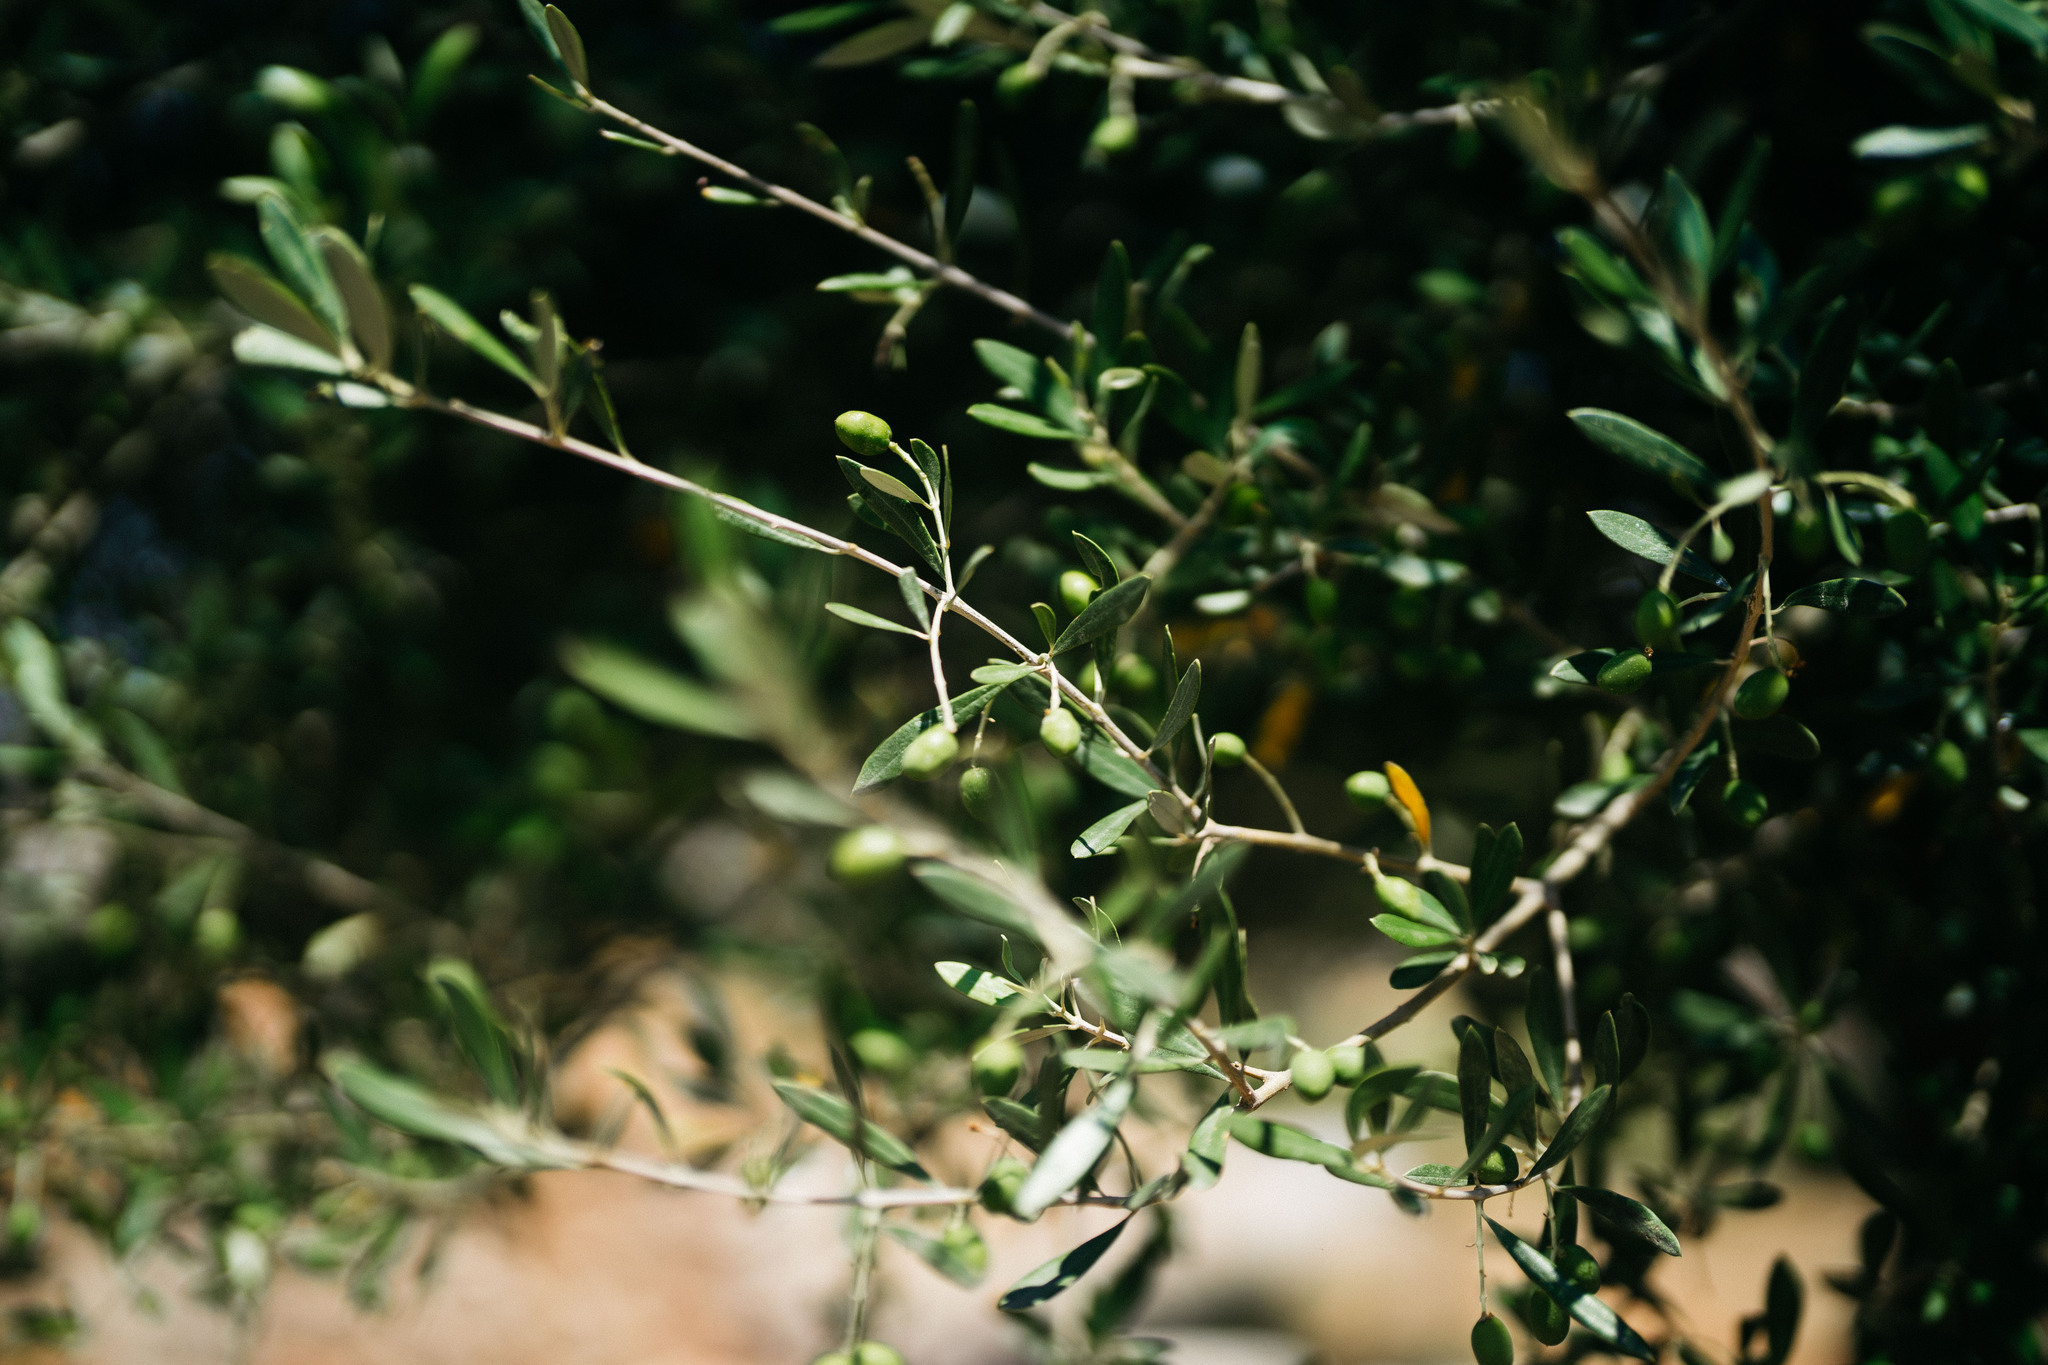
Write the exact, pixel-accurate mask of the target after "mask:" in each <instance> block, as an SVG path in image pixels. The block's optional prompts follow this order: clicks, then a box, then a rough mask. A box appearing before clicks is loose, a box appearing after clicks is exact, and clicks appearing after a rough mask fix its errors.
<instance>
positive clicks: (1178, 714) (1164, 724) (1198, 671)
mask: <svg viewBox="0 0 2048 1365" xmlns="http://www.w3.org/2000/svg"><path fill="white" fill-rule="evenodd" d="M1201 699H1202V661H1201V660H1200V659H1196V660H1195V661H1194V662H1192V663H1190V664H1189V665H1188V671H1187V672H1185V673H1183V674H1181V675H1180V683H1179V684H1178V685H1177V686H1176V687H1175V688H1174V689H1173V700H1172V701H1170V702H1168V703H1167V705H1166V715H1165V716H1163V717H1162V718H1161V719H1160V721H1159V730H1158V733H1156V734H1154V735H1153V736H1152V751H1153V752H1155V753H1156V752H1158V751H1159V750H1161V749H1164V748H1165V747H1166V746H1167V745H1169V744H1171V743H1172V742H1173V737H1174V736H1175V735H1177V734H1179V733H1180V730H1181V727H1182V726H1184V725H1186V724H1187V723H1188V721H1189V720H1190V719H1191V718H1192V717H1193V716H1194V714H1195V706H1196V704H1197V703H1198V702H1200V701H1201Z"/></svg>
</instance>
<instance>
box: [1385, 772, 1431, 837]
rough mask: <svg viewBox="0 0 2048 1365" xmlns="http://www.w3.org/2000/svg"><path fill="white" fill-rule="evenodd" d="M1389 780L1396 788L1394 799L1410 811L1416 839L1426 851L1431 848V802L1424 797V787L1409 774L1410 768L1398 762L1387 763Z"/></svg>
mask: <svg viewBox="0 0 2048 1365" xmlns="http://www.w3.org/2000/svg"><path fill="white" fill-rule="evenodd" d="M1387 781H1388V783H1390V784H1391V785H1392V786H1393V788H1394V799H1395V800H1396V801H1399V802H1400V803H1401V809H1402V810H1404V811H1406V812H1407V813H1408V823H1409V825H1410V826H1411V827H1412V828H1413V829H1414V830H1415V837H1416V839H1417V840H1418V841H1419V842H1420V843H1421V844H1422V847H1423V849H1424V850H1425V851H1427V850H1428V848H1429V803H1428V802H1427V801H1424V800H1423V799H1422V788H1420V787H1418V786H1416V785H1415V779H1414V778H1412V777H1410V776H1408V770H1407V769H1406V768H1404V767H1402V766H1401V765H1400V764H1398V763H1388V764H1387Z"/></svg>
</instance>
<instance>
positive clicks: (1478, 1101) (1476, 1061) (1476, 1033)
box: [1458, 1028, 1493, 1178]
mask: <svg viewBox="0 0 2048 1365" xmlns="http://www.w3.org/2000/svg"><path fill="white" fill-rule="evenodd" d="M1487 1041H1488V1039H1487V1037H1486V1035H1485V1033H1484V1031H1483V1030H1481V1029H1477V1028H1468V1029H1466V1030H1465V1031H1464V1032H1463V1033H1462V1034H1461V1035H1460V1036H1459V1038H1458V1116H1459V1118H1460V1119H1461V1120H1463V1122H1464V1128H1465V1152H1466V1154H1467V1155H1468V1156H1470V1155H1472V1154H1473V1153H1475V1152H1476V1153H1478V1154H1479V1155H1480V1156H1484V1155H1485V1153H1486V1151H1487V1150H1488V1149H1485V1148H1481V1147H1480V1146H1479V1140H1480V1138H1481V1136H1482V1135H1483V1134H1484V1133H1485V1132H1486V1111H1487V1106H1488V1105H1489V1104H1490V1103H1492V1100H1493V1054H1492V1053H1491V1052H1490V1051H1489V1050H1488V1049H1487V1046H1486V1044H1487ZM1472 1164H1474V1165H1476V1164H1477V1161H1476V1159H1475V1160H1474V1162H1473V1163H1472ZM1461 1178H1462V1176H1461Z"/></svg>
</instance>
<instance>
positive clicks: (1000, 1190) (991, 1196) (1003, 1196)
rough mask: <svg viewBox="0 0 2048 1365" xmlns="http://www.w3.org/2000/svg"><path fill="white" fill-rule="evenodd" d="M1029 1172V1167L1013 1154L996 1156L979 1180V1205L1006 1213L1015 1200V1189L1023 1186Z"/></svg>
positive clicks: (994, 1211) (992, 1210) (991, 1211)
mask: <svg viewBox="0 0 2048 1365" xmlns="http://www.w3.org/2000/svg"><path fill="white" fill-rule="evenodd" d="M1030 1174H1031V1168H1030V1167H1029V1166H1026V1165H1025V1164H1024V1163H1023V1162H1021V1161H1019V1160H1018V1159H1017V1158H1016V1157H1013V1156H1004V1157H997V1158H996V1161H995V1164H994V1165H993V1166H990V1167H989V1168H988V1174H987V1175H986V1176H985V1177H983V1178H982V1182H981V1206H982V1207H983V1208H985V1209H987V1210H988V1211H989V1212H990V1213H1008V1212H1009V1211H1010V1207H1011V1205H1012V1204H1013V1203H1014V1202H1015V1201H1016V1198H1017V1191H1018V1190H1020V1189H1022V1188H1024V1179H1025V1177H1026V1176H1029V1175H1030Z"/></svg>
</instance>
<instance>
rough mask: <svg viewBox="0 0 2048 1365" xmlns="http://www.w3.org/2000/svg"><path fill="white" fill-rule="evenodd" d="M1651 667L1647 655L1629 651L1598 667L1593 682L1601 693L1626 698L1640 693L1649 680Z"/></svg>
mask: <svg viewBox="0 0 2048 1365" xmlns="http://www.w3.org/2000/svg"><path fill="white" fill-rule="evenodd" d="M1651 667H1652V665H1651V663H1650V656H1649V655H1647V654H1639V653H1637V652H1636V651H1635V650H1632V649H1631V650H1627V651H1625V652H1623V653H1620V654H1617V655H1615V656H1614V657H1613V658H1611V659H1609V660H1608V661H1607V662H1606V663H1604V664H1602V665H1600V672H1599V675H1598V676H1597V677H1595V678H1594V681H1595V682H1597V683H1598V684H1599V685H1600V688H1601V690H1602V691H1606V692H1612V693H1614V694H1616V695H1617V696H1623V697H1626V696H1628V695H1629V694H1630V693H1631V692H1640V691H1642V689H1643V684H1644V683H1646V682H1648V681H1649V680H1650V670H1651Z"/></svg>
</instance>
